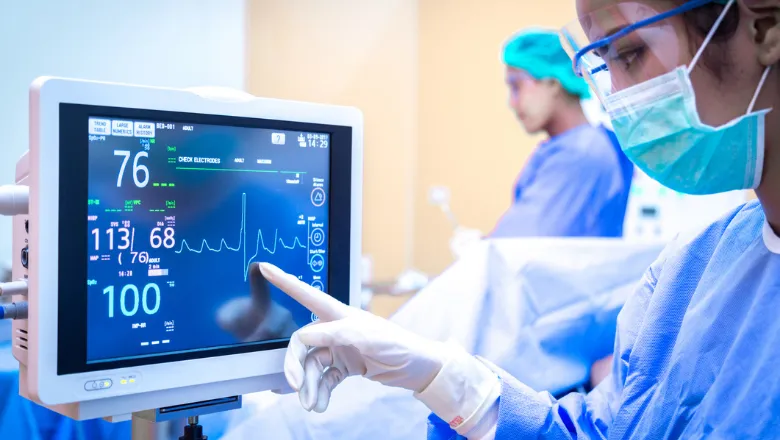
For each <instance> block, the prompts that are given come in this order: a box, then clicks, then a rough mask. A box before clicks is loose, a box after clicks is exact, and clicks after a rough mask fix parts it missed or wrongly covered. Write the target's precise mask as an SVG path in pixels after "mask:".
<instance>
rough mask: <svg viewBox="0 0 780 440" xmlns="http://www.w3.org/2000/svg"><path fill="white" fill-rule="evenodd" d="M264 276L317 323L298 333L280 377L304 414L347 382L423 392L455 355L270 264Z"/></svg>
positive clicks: (319, 406)
mask: <svg viewBox="0 0 780 440" xmlns="http://www.w3.org/2000/svg"><path fill="white" fill-rule="evenodd" d="M260 270H261V271H262V274H263V276H264V277H265V278H266V279H267V280H268V281H269V282H271V283H273V284H274V285H276V286H277V287H278V288H279V289H281V290H282V291H283V292H285V293H287V294H288V295H290V296H291V297H292V298H294V299H295V300H296V301H298V302H299V303H301V304H302V305H304V306H305V307H306V308H308V309H309V310H310V311H312V312H314V313H315V314H316V315H317V316H318V317H319V320H317V321H316V322H314V323H312V324H309V325H307V326H305V327H303V328H301V329H300V330H298V331H296V332H295V333H294V334H293V335H292V338H291V340H290V345H289V348H288V349H287V355H286V357H285V361H284V373H285V376H286V378H287V381H288V382H289V384H290V386H291V387H292V388H293V389H295V390H296V391H297V392H298V394H299V397H300V400H301V404H302V405H303V407H304V408H305V409H306V410H307V411H311V410H314V411H316V412H323V411H325V409H327V407H328V403H329V401H330V396H331V392H332V391H333V389H334V388H335V387H336V386H337V385H338V384H339V383H341V382H342V381H343V380H344V379H345V378H346V377H347V376H355V375H360V376H364V377H367V378H368V379H371V380H374V381H377V382H380V383H382V384H384V385H389V386H394V387H401V388H405V389H408V390H412V391H415V392H421V391H423V390H425V389H426V387H428V385H429V384H431V382H432V381H433V380H434V378H435V377H436V376H437V374H438V373H439V371H440V370H441V369H442V366H443V365H444V364H445V363H446V362H447V361H448V359H449V358H450V356H451V354H452V353H453V350H452V348H451V347H450V346H449V345H447V344H444V343H441V342H436V341H431V340H427V339H424V338H422V337H420V336H418V335H415V334H414V333H411V332H409V331H406V330H404V329H402V328H401V327H398V326H397V325H395V324H393V323H391V322H389V321H387V320H385V319H382V318H380V317H378V316H376V315H373V314H371V313H368V312H365V311H363V310H360V309H357V308H354V307H349V306H347V305H345V304H343V303H341V302H339V301H338V300H336V299H335V298H333V297H331V296H329V295H328V294H326V293H324V292H321V291H319V290H317V289H315V288H313V287H311V286H309V285H308V284H306V283H304V282H302V281H300V280H298V278H296V277H294V276H292V275H289V274H287V273H285V272H283V271H282V270H281V269H279V268H277V267H276V266H273V265H271V264H267V263H263V264H261V265H260Z"/></svg>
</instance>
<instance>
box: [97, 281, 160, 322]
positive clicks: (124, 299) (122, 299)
mask: <svg viewBox="0 0 780 440" xmlns="http://www.w3.org/2000/svg"><path fill="white" fill-rule="evenodd" d="M114 292H115V289H114V286H108V287H106V288H105V289H103V294H104V295H108V317H109V318H113V317H114V294H115V293H114ZM139 306H141V307H143V309H144V313H146V314H147V315H154V314H155V313H157V311H158V310H160V287H159V286H158V285H157V284H155V283H149V284H147V285H146V286H144V289H143V294H140V293H139V292H138V287H136V286H135V285H134V284H128V285H126V286H124V287H122V290H121V292H120V294H119V309H120V310H121V311H122V314H123V315H124V316H127V317H131V316H135V314H136V313H138V308H139Z"/></svg>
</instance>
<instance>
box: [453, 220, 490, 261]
mask: <svg viewBox="0 0 780 440" xmlns="http://www.w3.org/2000/svg"><path fill="white" fill-rule="evenodd" d="M481 240H482V232H481V231H480V230H478V229H471V228H460V227H459V228H457V229H456V230H455V234H454V235H453V237H452V239H451V240H450V251H451V252H452V255H453V256H454V257H455V258H456V259H459V258H460V257H462V256H463V255H465V254H466V253H468V251H469V249H471V248H472V247H473V246H475V245H476V244H478V243H479V242H480V241H481Z"/></svg>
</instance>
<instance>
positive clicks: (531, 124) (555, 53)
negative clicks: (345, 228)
mask: <svg viewBox="0 0 780 440" xmlns="http://www.w3.org/2000/svg"><path fill="white" fill-rule="evenodd" d="M503 62H504V64H505V65H506V84H507V86H508V88H509V106H510V108H511V109H512V110H513V111H514V112H515V114H516V115H517V118H518V120H519V121H520V123H521V124H522V125H523V128H525V131H526V132H528V134H538V133H545V134H547V136H548V139H547V140H545V141H544V142H542V143H541V144H540V145H539V146H538V147H537V148H536V149H535V150H534V151H533V153H532V154H531V157H530V158H529V159H528V162H527V163H526V165H525V167H524V168H523V170H522V172H521V173H520V176H519V177H518V179H517V182H516V184H515V187H514V193H513V203H512V206H511V207H510V208H509V209H508V210H507V212H506V213H505V214H504V215H503V216H502V217H501V219H500V220H499V221H498V223H497V224H496V225H495V227H494V228H493V231H492V232H490V233H489V234H488V238H499V237H502V238H503V237H534V236H538V237H556V236H557V237H621V236H622V235H623V220H624V217H625V213H626V205H627V203H628V193H629V188H630V186H631V179H632V177H633V165H632V164H631V162H630V161H629V160H628V158H626V156H625V155H624V154H623V152H622V151H621V149H620V146H619V144H618V143H617V140H616V138H615V137H614V134H613V133H612V132H611V131H610V130H609V129H607V128H606V127H604V126H602V125H594V124H591V123H590V122H589V121H588V119H587V118H586V116H585V113H584V111H583V108H582V104H581V102H582V101H583V100H588V99H589V98H590V91H589V89H588V85H587V83H586V82H585V81H584V80H583V79H582V78H580V77H578V76H577V75H575V74H574V72H573V71H572V64H571V59H570V58H569V56H568V55H567V54H566V52H565V51H564V49H563V47H562V46H561V43H560V40H559V37H558V35H557V33H556V32H553V31H548V30H544V29H536V28H534V29H527V30H524V31H522V32H520V33H517V34H515V35H514V36H512V37H511V38H510V39H509V40H508V41H507V43H506V44H505V45H504V49H503ZM482 237H483V234H482V233H481V232H479V231H476V230H474V229H466V228H463V229H459V230H458V231H456V234H455V237H454V238H453V240H452V242H451V249H452V251H453V253H454V254H455V255H456V257H457V256H460V255H462V254H463V252H465V251H466V250H467V249H468V248H469V247H470V245H472V244H473V243H474V242H476V241H478V240H479V239H480V238H482Z"/></svg>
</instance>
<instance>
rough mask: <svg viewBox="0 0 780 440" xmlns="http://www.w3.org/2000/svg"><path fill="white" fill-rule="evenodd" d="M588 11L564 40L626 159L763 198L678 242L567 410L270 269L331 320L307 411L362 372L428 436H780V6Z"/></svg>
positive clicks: (693, 184) (311, 343)
mask: <svg viewBox="0 0 780 440" xmlns="http://www.w3.org/2000/svg"><path fill="white" fill-rule="evenodd" d="M523 1H524V0H523ZM576 3H577V12H578V16H579V20H578V22H577V23H576V24H575V25H574V26H571V27H567V28H566V29H564V31H563V32H562V39H563V41H564V43H565V44H566V45H568V46H569V49H570V51H571V55H572V58H573V60H574V63H573V64H574V68H575V71H576V72H577V73H578V74H580V75H582V76H583V77H584V78H585V79H587V80H588V81H589V82H590V84H591V87H592V89H593V90H594V91H595V92H596V93H597V94H598V96H599V98H600V99H601V100H602V103H603V104H604V106H605V108H606V110H607V112H608V113H609V115H610V119H611V120H612V122H613V125H614V128H615V132H616V134H617V136H618V138H619V140H620V142H621V147H622V148H623V149H624V151H625V152H626V155H627V156H628V157H629V158H631V160H632V161H633V162H634V163H635V164H636V165H637V166H639V167H640V168H641V169H643V170H644V171H645V172H646V173H647V174H648V175H649V176H651V177H653V178H655V179H656V180H658V181H659V182H661V183H662V184H664V185H666V186H668V187H670V188H673V189H675V190H678V191H682V192H685V193H689V194H713V193H718V192H724V191H729V190H739V189H742V190H745V189H751V188H753V189H755V190H756V194H757V195H758V199H759V200H756V201H751V202H748V203H747V204H745V205H744V206H742V207H740V208H738V209H736V210H734V211H733V212H731V213H730V214H728V215H727V216H725V217H724V218H722V219H721V220H719V221H717V222H715V223H714V224H712V225H711V226H709V227H707V228H706V229H704V230H702V231H696V232H695V233H692V234H690V235H688V236H684V237H680V238H679V239H678V240H677V241H676V242H675V243H673V244H672V245H670V246H669V247H668V248H667V249H666V250H665V251H664V252H663V254H662V255H661V256H660V257H659V259H658V260H657V261H656V262H655V263H654V264H653V265H652V266H651V267H650V269H649V270H648V271H647V273H646V274H645V276H644V278H643V280H642V281H641V282H640V283H639V286H637V289H636V291H635V293H634V294H633V295H632V296H631V297H630V298H629V299H628V301H627V302H626V304H625V306H624V308H623V310H622V312H621V314H620V316H619V318H618V328H617V336H616V339H615V351H614V361H613V365H612V373H611V375H610V377H608V378H607V379H606V380H604V382H602V383H601V384H600V385H599V386H598V387H597V388H595V389H594V390H593V391H592V392H590V393H589V394H587V395H584V394H579V393H572V394H569V395H567V396H565V397H563V398H561V399H558V400H556V399H554V398H552V397H551V396H550V395H549V394H547V393H544V392H542V393H538V392H536V391H534V390H532V389H530V388H529V387H527V386H525V385H523V384H522V383H519V382H518V381H516V380H515V379H513V378H512V377H511V376H509V375H508V374H506V373H504V372H502V371H501V370H499V369H498V368H496V367H495V366H493V365H491V364H490V363H489V362H486V361H484V360H482V359H477V358H474V357H472V356H470V355H469V354H468V353H466V352H465V351H463V350H462V349H461V348H459V347H457V346H454V345H451V344H447V343H442V342H435V341H429V340H426V339H423V338H421V337H418V336H416V335H414V334H411V333H409V332H407V331H405V330H403V329H401V328H398V327H396V326H394V325H393V324H390V323H388V322H387V321H384V320H382V319H380V318H378V317H375V316H373V315H371V314H369V313H367V312H363V311H360V310H357V309H353V308H349V307H346V306H344V305H343V304H341V303H339V302H338V301H336V300H335V299H333V298H331V297H330V296H328V295H325V294H324V293H322V292H320V291H318V290H315V289H313V288H311V287H309V286H308V285H305V284H303V283H301V282H300V281H298V280H297V278H295V277H293V276H290V275H287V274H285V273H283V272H281V271H280V270H279V269H277V268H275V267H273V266H270V265H263V266H262V267H261V270H262V272H263V274H264V276H265V277H266V278H267V279H268V280H269V281H271V282H272V283H274V284H276V285H277V286H278V287H280V288H281V289H282V290H284V291H285V292H287V293H288V294H289V295H291V296H292V297H294V298H296V299H297V300H298V301H300V302H301V303H302V304H304V305H306V306H307V307H309V308H310V309H311V310H312V311H313V312H315V313H316V314H317V315H318V316H319V317H320V321H318V322H317V323H314V324H312V325H309V326H307V327H305V328H303V329H300V330H298V331H297V332H296V333H295V334H294V335H293V337H292V340H291V342H290V347H289V349H288V351H287V356H286V359H285V374H286V376H287V379H288V381H289V383H290V385H291V386H292V387H293V388H294V389H295V390H297V391H298V393H299V396H300V400H301V403H302V405H303V406H304V407H305V408H306V409H308V410H314V411H324V410H325V409H326V408H327V406H328V401H329V399H330V397H331V391H332V390H333V389H334V387H335V386H336V385H338V383H340V382H341V381H342V380H343V379H344V378H345V377H347V376H351V375H362V376H365V377H367V378H369V379H371V380H375V381H378V382H381V383H383V384H386V385H389V386H396V387H403V388H406V389H409V390H411V391H413V392H414V395H415V396H416V397H417V398H418V399H419V400H420V401H422V402H423V403H424V404H426V405H427V406H428V407H429V408H430V409H431V410H432V411H433V413H434V414H433V415H432V416H431V418H430V429H429V438H430V439H452V438H454V437H455V434H456V432H457V434H460V435H461V436H464V437H466V438H467V439H470V440H473V439H488V440H489V439H499V440H504V439H516V438H555V439H558V438H560V439H569V438H571V439H574V438H578V439H580V438H652V439H658V438H703V437H713V438H730V439H731V438H735V439H736V438H776V437H778V436H779V435H780V434H778V428H780V424H779V423H778V413H780V371H778V366H780V319H777V315H778V311H780V238H779V237H778V233H780V116H778V115H780V113H779V112H778V111H772V110H771V109H772V108H777V107H780V69H778V67H779V66H778V63H779V62H780V0H730V1H719V0H688V1H685V0H641V1H618V0H577V2H576ZM337 397H345V396H337ZM453 431H455V432H453Z"/></svg>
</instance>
